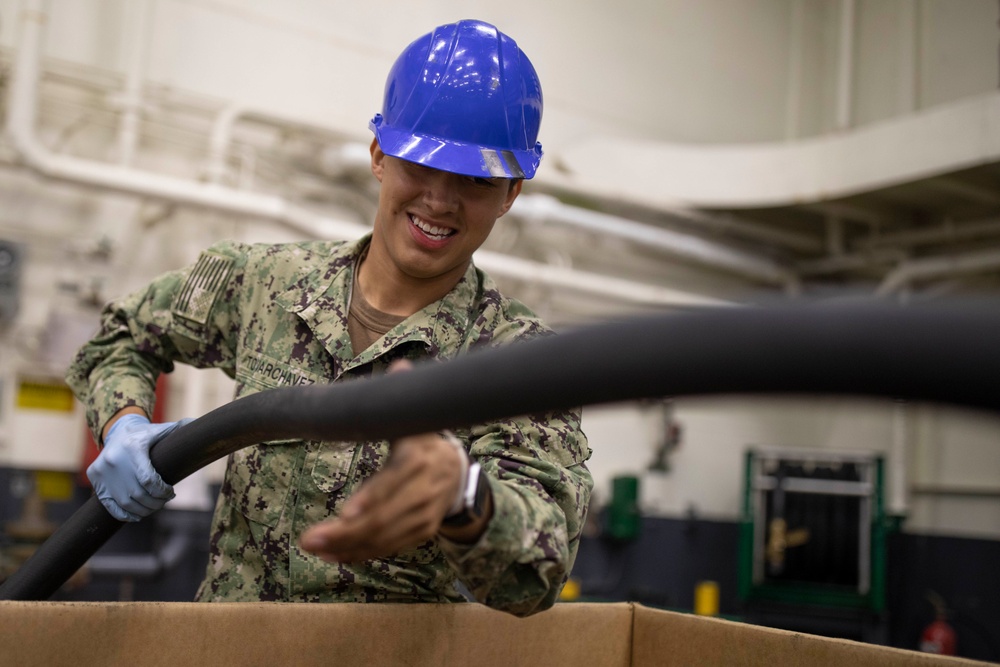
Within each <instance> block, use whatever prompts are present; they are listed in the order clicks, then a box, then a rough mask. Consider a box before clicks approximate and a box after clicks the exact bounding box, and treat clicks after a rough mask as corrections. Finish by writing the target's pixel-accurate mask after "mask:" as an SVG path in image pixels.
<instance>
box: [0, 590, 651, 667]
mask: <svg viewBox="0 0 1000 667" xmlns="http://www.w3.org/2000/svg"><path fill="white" fill-rule="evenodd" d="M631 631H632V609H631V606H630V605H627V604H611V605H609V604H557V605H556V606H555V607H554V608H553V609H551V610H549V611H546V612H544V613H541V614H536V615H535V616H531V617H529V618H526V619H519V618H515V617H513V616H510V615H509V614H504V613H501V612H497V611H493V610H491V609H488V608H486V607H484V606H482V605H478V604H444V605H427V604H412V605H398V604H280V603H254V604H250V603H248V604H198V603H156V602H136V603H85V602H78V603H59V602H0V646H2V647H3V648H2V649H0V654H2V656H3V660H2V662H3V663H4V664H11V665H45V666H46V667H53V666H58V665H67V666H68V665H74V666H77V665H80V664H99V665H102V667H110V666H113V665H129V666H130V667H131V666H132V665H136V664H141V665H150V666H157V665H163V666H164V667H167V666H169V667H178V665H209V664H233V665H236V664H238V665H266V666H267V667H274V666H275V665H291V664H339V665H369V666H370V665H421V666H423V665H461V666H463V667H468V666H471V665H477V666H479V665H486V666H490V665H504V666H507V665H533V664H545V665H563V664H564V665H608V666H610V667H626V666H627V665H628V664H629V660H630V650H631Z"/></svg>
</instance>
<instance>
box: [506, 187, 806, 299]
mask: <svg viewBox="0 0 1000 667" xmlns="http://www.w3.org/2000/svg"><path fill="white" fill-rule="evenodd" d="M510 212H511V215H515V216H518V217H521V218H524V219H526V220H529V221H536V222H545V223H556V224H562V225H570V226H573V227H576V228H579V229H586V230H588V231H591V232H595V233H597V234H602V235H610V236H615V237H618V238H623V239H627V240H629V241H633V242H635V243H639V244H641V245H643V246H647V247H650V248H656V249H658V250H662V251H663V252H666V253H669V254H672V255H675V256H677V257H681V258H683V259H687V260H690V261H693V262H696V263H698V264H702V265H704V266H708V267H711V268H714V269H722V270H727V271H732V272H734V273H738V274H740V275H742V276H745V277H748V278H753V279H755V280H759V281H762V282H766V283H769V284H777V285H782V286H784V287H786V288H789V289H792V290H796V289H797V288H798V278H797V277H796V276H795V274H794V273H793V272H792V271H790V270H788V269H786V268H784V267H782V266H781V265H779V264H778V263H777V262H773V261H770V260H767V259H763V258H760V257H756V256H754V255H750V254H748V253H744V252H740V251H738V250H734V249H732V248H727V247H724V246H720V245H718V244H715V243H711V242H709V241H705V240H704V239H701V238H698V237H696V236H691V235H688V234H682V233H680V232H675V231H673V230H669V229H663V228H660V227H653V226H650V225H645V224H641V223H638V222H634V221H632V220H627V219H625V218H621V217H618V216H615V215H609V214H607V213H600V212H598V211H591V210H588V209H584V208H580V207H577V206H568V205H566V204H563V203H562V202H561V201H559V200H558V199H556V198H555V197H552V196H549V195H542V194H535V195H524V196H522V197H519V198H518V199H517V201H515V202H514V206H513V207H512V208H511V211H510Z"/></svg>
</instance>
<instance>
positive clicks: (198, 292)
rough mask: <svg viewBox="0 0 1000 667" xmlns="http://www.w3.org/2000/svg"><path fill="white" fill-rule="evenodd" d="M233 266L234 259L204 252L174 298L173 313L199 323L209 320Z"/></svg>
mask: <svg viewBox="0 0 1000 667" xmlns="http://www.w3.org/2000/svg"><path fill="white" fill-rule="evenodd" d="M232 268H233V260H232V259H230V258H228V257H220V256H219V255H209V254H206V253H202V255H201V257H199V258H198V262H197V263H196V264H195V265H194V269H193V270H192V271H191V275H190V276H188V279H187V282H186V283H184V287H183V288H181V291H180V294H178V295H177V297H176V298H175V299H174V305H173V308H171V310H172V311H173V313H174V314H175V315H179V316H181V317H183V318H185V319H188V320H192V321H194V322H197V323H199V324H205V323H206V322H208V315H209V313H211V312H212V306H213V304H215V300H216V299H217V298H218V296H219V293H220V292H221V291H222V290H223V288H224V287H225V286H226V279H227V278H228V277H229V271H230V269H232Z"/></svg>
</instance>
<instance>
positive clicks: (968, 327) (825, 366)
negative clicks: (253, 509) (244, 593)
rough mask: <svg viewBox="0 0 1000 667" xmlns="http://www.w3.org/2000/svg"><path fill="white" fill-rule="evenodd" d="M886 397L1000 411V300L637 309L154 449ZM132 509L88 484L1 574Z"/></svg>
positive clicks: (189, 432) (47, 565) (199, 451)
mask: <svg viewBox="0 0 1000 667" xmlns="http://www.w3.org/2000/svg"><path fill="white" fill-rule="evenodd" d="M751 393H754V394H761V393H767V394H837V395H866V396H881V397H891V398H900V399H911V400H920V401H932V402H941V403H951V404H955V405H960V406H966V407H972V408H980V409H987V410H992V411H1000V302H997V301H995V300H979V301H965V302H962V303H953V304H943V305H933V306H927V305H922V306H919V307H899V306H895V305H890V304H885V303H881V304H880V303H865V304H839V305H824V306H819V305H793V306H776V307H753V308H721V309H709V310H701V311H691V312H684V313H676V314H668V315H658V316H653V317H640V318H634V319H629V320H625V321H620V322H614V323H608V324H602V325H597V326H592V327H586V328H581V329H578V330H576V331H573V332H569V333H566V334H563V335H560V336H556V337H550V338H544V339H538V340H533V341H529V342H523V343H517V344H515V345H512V346H509V347H506V348H502V349H496V350H489V351H484V352H479V353H475V354H470V355H467V356H465V357H462V358H459V359H456V360H453V361H449V362H446V363H431V364H424V365H421V366H419V367H417V368H415V369H414V370H413V371H412V372H409V373H400V374H394V375H391V376H385V377H380V378H374V379H370V380H359V381H353V382H348V383H343V384H338V385H327V386H308V387H291V388H287V389H274V390H270V391H265V392H261V393H258V394H253V395H250V396H247V397H245V398H242V399H239V400H237V401H233V402H232V403H230V404H228V405H225V406H223V407H221V408H218V409H217V410H214V411H212V412H210V413H208V414H207V415H205V416H203V417H201V418H200V419H197V420H195V421H193V422H191V423H190V424H188V425H187V426H185V427H183V428H181V429H178V430H177V431H175V432H174V433H172V434H170V435H169V436H168V437H166V438H165V439H164V440H163V441H161V442H160V443H159V444H158V445H156V446H155V447H154V448H153V450H152V453H151V457H152V460H153V465H154V466H155V468H156V469H157V470H158V471H159V472H160V474H161V475H162V476H163V478H164V479H165V480H166V481H167V482H169V483H176V482H177V481H179V480H181V479H183V478H184V477H186V476H187V475H189V474H191V473H192V472H194V471H195V470H198V469H199V468H202V467H203V466H205V465H207V464H208V463H211V462H212V461H215V460H216V459H219V458H221V457H223V456H226V455H227V454H229V453H230V452H233V451H235V450H237V449H240V448H242V447H245V446H247V445H251V444H254V443H257V442H262V441H267V440H276V439H285V438H300V439H305V440H333V441H353V440H370V439H381V438H388V439H391V438H395V437H399V436H403V435H408V434H413V433H424V432H429V431H435V430H439V429H442V428H449V427H451V428H453V427H462V426H470V425H473V424H477V423H482V422H485V421H489V420H494V419H501V418H507V417H513V416H518V415H524V414H532V413H538V412H545V411H549V410H559V409H566V408H571V407H574V406H579V405H592V404H601V403H612V402H619V401H627V400H633V399H637V398H648V397H661V396H681V395H708V394H751ZM121 526H122V524H121V523H120V522H118V521H117V520H115V519H114V518H112V517H111V515H109V514H108V513H107V512H105V510H104V508H103V507H102V506H101V504H100V502H99V501H97V499H96V498H91V499H90V500H89V501H88V502H87V503H86V504H84V506H83V507H81V508H80V509H79V510H78V511H77V512H76V513H75V514H73V516H71V517H70V519H69V520H68V521H66V522H65V523H64V524H63V525H62V526H60V528H59V529H58V530H57V531H56V532H55V533H54V534H53V535H52V536H51V537H50V538H49V539H48V540H47V541H46V542H45V543H44V544H42V545H41V547H40V548H39V549H38V550H37V551H36V553H35V554H34V555H33V556H32V557H31V558H30V559H29V560H28V561H27V562H26V563H25V564H24V565H23V566H22V567H21V568H20V569H19V570H18V571H17V572H15V573H14V574H13V575H12V576H11V577H10V578H9V579H7V581H6V582H4V584H3V585H2V586H0V600H43V599H47V598H48V597H49V596H50V595H52V593H54V592H55V591H56V590H58V589H59V587H60V586H61V585H62V584H63V583H64V582H65V581H66V580H67V579H68V578H69V577H70V576H71V575H72V574H73V573H74V572H76V570H77V569H79V568H80V567H81V566H82V565H83V564H84V563H85V562H86V561H87V559H88V558H89V557H90V556H91V555H93V554H94V552H96V551H97V549H98V548H100V546H101V545H102V544H104V543H105V542H106V541H107V540H108V539H109V538H110V537H111V536H112V535H113V534H114V533H115V532H116V531H117V530H118V529H119V528H120V527H121Z"/></svg>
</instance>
